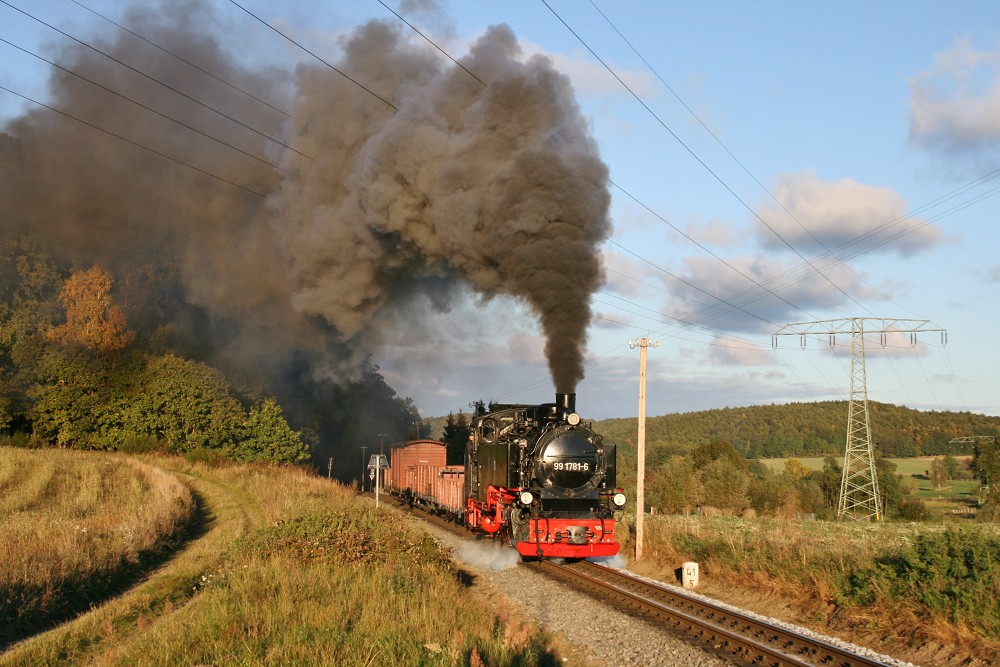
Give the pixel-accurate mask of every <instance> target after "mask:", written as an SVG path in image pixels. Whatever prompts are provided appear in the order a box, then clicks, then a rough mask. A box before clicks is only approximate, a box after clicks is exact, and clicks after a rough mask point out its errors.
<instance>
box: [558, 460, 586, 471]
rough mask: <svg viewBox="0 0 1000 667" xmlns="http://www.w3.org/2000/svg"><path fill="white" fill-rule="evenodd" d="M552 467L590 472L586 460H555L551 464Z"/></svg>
mask: <svg viewBox="0 0 1000 667" xmlns="http://www.w3.org/2000/svg"><path fill="white" fill-rule="evenodd" d="M552 467H553V468H555V469H556V470H570V471H579V472H590V464H589V463H587V462H586V461H584V462H580V461H566V462H561V461H557V462H555V463H553V464H552Z"/></svg>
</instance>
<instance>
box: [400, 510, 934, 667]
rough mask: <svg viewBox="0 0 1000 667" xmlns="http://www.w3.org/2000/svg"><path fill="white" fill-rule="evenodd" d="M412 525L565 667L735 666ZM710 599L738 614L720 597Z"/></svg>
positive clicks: (508, 553) (498, 552)
mask: <svg viewBox="0 0 1000 667" xmlns="http://www.w3.org/2000/svg"><path fill="white" fill-rule="evenodd" d="M414 521H415V523H416V524H417V526H418V527H419V528H421V529H422V530H426V531H427V532H429V533H430V534H431V535H433V536H434V537H435V538H436V539H437V540H438V541H440V542H441V543H442V544H443V545H444V546H445V547H447V548H449V549H451V551H452V554H453V557H454V560H455V561H456V562H457V563H458V564H460V565H461V566H462V568H463V569H464V570H466V571H468V572H469V573H470V574H471V575H473V577H474V584H473V586H474V588H479V589H480V590H481V591H483V592H484V594H487V595H490V594H499V595H501V596H503V598H504V599H505V600H506V601H507V603H508V604H509V605H510V606H511V608H513V609H515V610H517V611H518V612H520V613H522V614H524V618H525V620H532V621H534V622H535V623H537V624H538V625H539V626H541V627H542V628H543V629H545V630H546V631H547V632H548V633H549V634H551V635H552V636H554V637H556V639H557V647H558V649H559V651H560V655H562V656H563V659H564V661H565V662H566V663H567V664H573V665H584V666H587V665H592V666H594V667H597V666H598V665H601V666H603V665H607V664H608V661H609V658H611V660H612V663H613V664H615V665H628V666H636V667H639V666H645V665H685V666H687V665H690V666H692V667H716V666H718V667H722V666H725V665H732V664H734V663H732V662H730V661H728V660H726V659H724V658H722V657H720V656H718V655H715V654H713V653H710V652H708V651H705V650H703V649H701V648H699V647H697V646H694V645H692V644H688V643H687V642H685V641H684V640H682V639H680V638H678V637H676V636H674V635H672V634H670V633H669V632H667V631H665V630H662V629H660V628H657V627H654V626H653V625H651V624H649V623H646V622H645V621H642V620H639V619H637V618H635V617H634V616H631V615H629V614H627V613H625V612H622V611H619V610H617V609H613V608H611V607H609V606H608V605H606V604H604V603H602V602H600V601H598V600H596V599H594V598H592V597H590V596H588V595H585V594H583V593H578V592H576V591H572V590H569V589H568V588H566V587H565V586H563V585H562V584H559V583H557V582H555V581H553V580H551V579H549V578H548V577H546V576H544V575H542V574H540V573H538V572H534V571H531V570H529V569H527V568H523V567H519V566H518V562H519V560H520V557H519V556H518V554H517V552H516V551H514V550H513V549H511V548H509V547H504V546H500V545H498V544H494V543H492V542H489V541H476V540H473V539H470V538H467V537H461V536H458V535H455V534H453V533H450V532H448V531H446V530H443V529H440V528H437V527H435V526H433V525H431V524H428V523H426V522H423V521H419V520H417V519H416V518H414ZM609 564H612V565H613V563H609ZM640 578H642V579H645V580H647V581H655V582H656V583H658V584H660V585H662V586H666V587H671V588H676V587H675V586H673V584H669V583H665V582H661V581H656V580H654V579H650V578H648V577H640ZM686 592H687V593H690V591H686ZM712 601H713V602H715V603H716V604H722V606H726V607H729V608H731V609H737V608H736V607H732V606H731V605H725V604H724V603H720V602H719V601H718V600H712ZM739 611H741V612H743V613H747V614H750V615H752V616H756V617H757V618H762V619H765V620H768V621H770V622H772V623H774V624H776V625H780V626H783V627H787V628H791V629H794V630H796V631H799V632H803V633H805V634H808V635H811V636H813V637H816V638H818V639H822V640H823V641H826V642H828V643H830V644H834V645H837V646H841V647H847V648H850V649H852V650H855V651H856V652H858V653H860V654H862V655H866V656H867V657H869V658H873V659H875V660H878V661H880V662H883V663H885V664H887V665H890V666H892V667H915V666H914V665H913V664H912V663H908V662H905V661H901V660H897V659H895V658H892V657H889V656H886V655H881V654H878V653H875V652H874V651H870V650H869V649H865V648H862V647H857V646H855V645H853V644H850V643H848V642H845V641H843V640H840V639H837V638H835V637H829V636H826V635H821V634H819V633H816V632H813V631H810V630H808V629H806V628H802V627H800V626H797V625H793V624H791V623H787V622H785V621H781V620H778V619H774V618H770V617H767V616H763V615H760V614H754V613H753V612H748V611H746V610H743V609H739Z"/></svg>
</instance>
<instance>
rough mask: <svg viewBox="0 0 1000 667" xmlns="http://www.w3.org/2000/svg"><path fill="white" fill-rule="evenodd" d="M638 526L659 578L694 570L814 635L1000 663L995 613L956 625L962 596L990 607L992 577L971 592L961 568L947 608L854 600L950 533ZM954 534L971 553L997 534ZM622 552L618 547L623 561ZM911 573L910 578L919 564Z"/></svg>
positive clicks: (860, 527) (972, 528)
mask: <svg viewBox="0 0 1000 667" xmlns="http://www.w3.org/2000/svg"><path fill="white" fill-rule="evenodd" d="M644 525H645V550H644V555H645V560H648V561H650V562H655V563H658V566H657V567H658V568H659V569H660V570H661V571H664V572H669V571H672V570H673V568H676V567H678V566H679V565H680V563H682V562H684V561H686V560H694V561H698V562H699V563H700V564H701V568H702V572H703V577H704V578H705V579H708V580H710V581H713V582H715V583H716V584H717V585H718V589H721V590H725V589H726V587H729V588H731V589H733V590H756V591H757V592H758V593H759V594H760V595H761V598H762V599H770V600H772V603H773V601H776V600H783V601H786V602H789V603H790V604H791V605H792V607H793V608H794V609H795V610H796V611H795V612H794V613H793V614H792V615H793V616H795V617H798V618H799V619H801V618H803V617H807V618H812V619H815V620H817V621H818V623H819V625H821V626H822V625H827V627H839V628H840V629H850V630H851V631H862V632H867V633H870V634H871V635H874V636H879V637H885V638H889V639H891V640H893V641H895V642H897V643H900V644H903V645H918V644H923V643H937V644H944V645H949V646H952V647H958V648H959V649H960V650H962V651H965V652H966V653H967V654H969V655H972V656H976V657H979V658H980V659H983V660H990V659H996V658H1000V636H998V635H996V634H995V632H996V630H995V628H996V627H997V626H996V622H995V620H996V619H995V617H994V618H993V619H992V620H991V619H989V618H984V617H983V616H984V615H988V616H992V615H994V614H995V613H996V610H995V605H994V607H993V608H990V607H987V606H983V607H981V613H980V614H979V615H978V618H977V614H971V615H965V616H964V617H963V616H960V613H961V608H960V607H959V606H958V602H959V600H960V596H962V595H975V596H978V597H979V598H980V599H985V600H989V599H996V593H997V591H995V590H992V589H993V588H994V587H995V586H996V582H995V579H994V578H993V577H994V574H993V570H992V569H989V570H984V571H983V572H982V582H981V584H982V586H981V588H983V590H977V589H976V588H975V586H976V583H977V578H978V575H977V573H976V572H973V571H972V570H970V569H967V568H966V569H963V570H962V575H961V576H963V577H964V579H963V580H962V581H959V580H958V579H953V580H952V581H945V582H944V583H943V585H944V586H945V587H946V588H943V589H942V596H941V597H942V598H949V599H951V600H952V603H953V604H954V605H955V606H954V607H947V606H942V607H939V608H937V609H934V608H931V607H930V606H928V605H927V604H925V603H923V602H922V601H921V600H920V599H919V597H918V596H919V595H920V594H921V593H926V592H927V590H926V589H923V590H914V591H906V590H903V591H902V592H899V593H897V594H893V595H882V594H879V593H878V592H877V591H875V593H870V594H868V597H867V598H866V597H865V596H864V595H861V594H859V586H861V585H862V584H865V583H866V582H869V581H875V583H874V586H876V587H878V586H879V585H880V582H881V581H882V579H878V578H877V577H878V576H880V575H881V574H884V573H885V572H886V571H887V568H890V567H895V565H894V563H899V562H902V561H903V559H906V558H912V554H913V553H914V551H913V548H912V547H913V546H914V545H915V544H917V543H919V542H928V541H930V542H931V543H933V544H936V543H937V542H938V541H943V540H937V539H935V538H944V537H946V535H947V534H952V535H954V534H955V532H954V531H955V530H956V529H955V528H954V527H951V528H949V527H947V526H944V525H942V524H892V523H889V524H873V523H860V522H846V523H833V522H823V521H799V520H782V519H760V518H758V519H744V518H738V517H680V516H655V517H649V518H648V519H647V521H646V522H644ZM947 531H952V532H951V533H948V532H947ZM961 531H962V532H961V533H959V535H965V536H966V538H967V542H968V543H969V544H974V545H980V544H987V543H988V542H989V541H990V540H993V541H995V540H996V539H998V538H1000V526H996V525H989V524H986V525H968V526H962V527H961ZM975 548H981V547H979V546H977V547H975ZM628 549H629V547H628V546H624V547H623V551H625V552H626V553H627V552H628ZM899 554H904V555H903V556H897V555H899ZM936 556H937V554H933V555H932V556H931V557H936ZM894 558H895V559H896V560H893V559H894ZM949 558H954V556H952V555H949V554H948V553H946V551H945V550H944V549H942V551H941V553H940V559H941V565H940V567H941V569H942V572H944V571H945V568H947V567H951V565H950V564H949V563H948V562H947V561H948V559H949ZM906 562H909V561H906ZM914 563H915V564H914V565H912V567H913V568H914V570H913V571H914V574H913V576H914V577H917V576H920V575H919V571H918V570H917V568H918V566H919V565H920V564H917V563H916V562H915V561H914ZM904 567H911V565H905V566H904ZM962 567H965V566H964V565H963V566H962ZM986 567H987V568H992V566H991V565H989V564H986ZM859 575H861V576H859ZM872 577H876V579H874V580H873V579H872ZM941 578H945V577H941ZM916 581H917V580H916V579H914V585H913V588H914V589H920V588H921V587H922V586H923V584H922V583H916ZM952 584H954V585H952ZM870 585H871V584H869V586H870ZM970 586H971V588H970ZM987 589H990V590H987ZM952 596H953V597H952ZM866 599H867V600H868V601H866ZM945 602H947V600H946V601H945Z"/></svg>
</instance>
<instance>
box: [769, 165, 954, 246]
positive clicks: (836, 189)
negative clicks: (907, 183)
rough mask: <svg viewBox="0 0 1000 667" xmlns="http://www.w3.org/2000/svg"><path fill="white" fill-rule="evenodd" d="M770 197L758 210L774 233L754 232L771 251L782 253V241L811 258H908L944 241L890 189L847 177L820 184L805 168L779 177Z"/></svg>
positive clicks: (818, 179)
mask: <svg viewBox="0 0 1000 667" xmlns="http://www.w3.org/2000/svg"><path fill="white" fill-rule="evenodd" d="M773 193H774V197H775V200H777V201H776V202H770V203H768V204H766V205H764V206H762V207H761V208H760V209H759V212H758V214H759V215H760V217H761V218H762V219H763V220H764V221H765V222H766V223H767V224H768V226H769V227H771V229H773V230H774V232H772V231H770V230H768V229H766V228H764V227H763V226H761V228H760V229H759V231H758V238H759V240H760V242H761V243H762V245H763V246H764V247H766V248H769V249H786V248H787V246H786V245H785V243H784V242H782V240H781V239H784V240H785V241H787V242H788V243H789V244H790V245H791V246H792V247H794V248H795V249H796V250H798V251H799V252H801V253H803V254H806V255H807V256H810V257H812V256H816V255H819V254H824V253H826V252H827V251H832V252H834V253H835V254H836V255H837V256H838V257H852V256H854V255H855V254H857V253H859V252H868V251H872V252H895V253H897V254H899V255H902V256H910V255H913V254H914V253H916V252H919V251H921V250H924V249H926V248H928V247H931V246H933V245H935V244H937V243H939V242H941V240H942V238H943V234H942V232H941V231H940V230H939V229H938V228H937V227H934V226H933V225H931V224H929V223H928V222H927V221H926V220H923V219H921V218H915V217H910V216H908V215H907V207H906V202H905V201H904V200H903V198H902V197H901V196H900V195H899V194H898V193H897V192H895V191H894V190H892V189H891V188H880V187H875V186H871V185H865V184H863V183H858V182H857V181H855V180H853V179H850V178H844V179H841V180H839V181H835V182H828V181H823V180H821V179H820V178H819V176H818V175H817V174H816V172H815V171H814V170H812V169H805V170H803V171H800V172H798V173H794V174H783V175H781V176H779V177H778V182H777V184H776V185H775V187H774V188H773ZM775 233H776V234H777V235H778V236H780V237H781V239H779V238H778V237H777V236H776V235H775Z"/></svg>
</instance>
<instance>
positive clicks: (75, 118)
mask: <svg viewBox="0 0 1000 667" xmlns="http://www.w3.org/2000/svg"><path fill="white" fill-rule="evenodd" d="M0 90H5V91H7V92H8V93H10V94H11V95H17V96H18V97H20V98H21V99H23V100H27V101H28V102H31V103H33V104H37V105H38V106H40V107H43V108H45V109H48V110H49V111H53V112H55V113H57V114H59V115H61V116H65V117H66V118H71V119H72V120H75V121H76V122H78V123H81V124H83V125H86V126H87V127H90V128H93V129H95V130H97V131H99V132H103V133H104V134H107V135H110V136H112V137H114V138H116V139H120V140H121V141H124V142H126V143H129V144H132V145H133V146H136V147H138V148H141V149H143V150H145V151H149V152H150V153H153V154H154V155H159V156H160V157H162V158H166V159H167V160H170V161H171V162H176V163H177V164H179V165H182V166H184V167H187V168H188V169H194V170H195V171H197V172H199V173H202V174H204V175H206V176H210V177H212V178H214V179H216V180H219V181H222V182H223V183H228V184H229V185H232V186H233V187H236V188H239V189H240V190H243V191H244V192H248V193H250V194H252V195H255V196H257V197H260V198H262V199H263V198H264V197H266V195H264V194H262V193H260V192H257V191H256V190H252V189H250V188H248V187H246V186H245V185H240V184H239V183H236V182H234V181H230V180H229V179H227V178H223V177H222V176H219V175H218V174H213V173H212V172H210V171H206V170H204V169H201V168H200V167H196V166H194V165H193V164H190V163H188V162H185V161H183V160H179V159H177V158H175V157H173V156H171V155H167V154H166V153H163V152H160V151H158V150H156V149H155V148H150V147H149V146H146V145H144V144H140V143H139V142H137V141H132V140H131V139H129V138H127V137H123V136H122V135H120V134H115V133H114V132H112V131H110V130H106V129H104V128H103V127H99V126H97V125H94V124H93V123H89V122H87V121H85V120H83V119H82V118H77V117H76V116H74V115H72V114H69V113H66V112H65V111H61V110H60V109H56V108H55V107H53V106H49V105H48V104H45V103H44V102H39V101H38V100H35V99H32V98H30V97H28V96H27V95H22V94H21V93H19V92H17V91H16V90H11V89H10V88H7V87H6V86H2V85H0Z"/></svg>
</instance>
